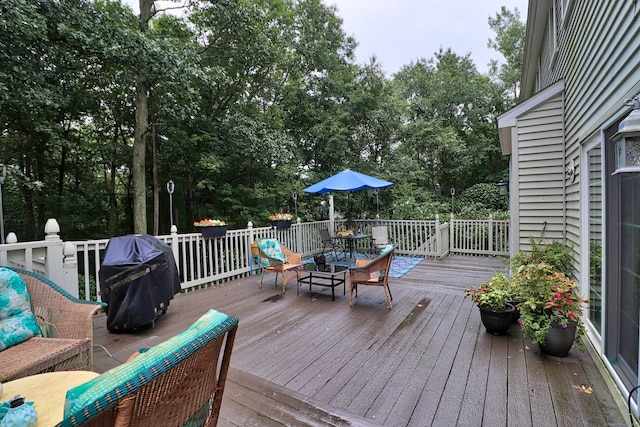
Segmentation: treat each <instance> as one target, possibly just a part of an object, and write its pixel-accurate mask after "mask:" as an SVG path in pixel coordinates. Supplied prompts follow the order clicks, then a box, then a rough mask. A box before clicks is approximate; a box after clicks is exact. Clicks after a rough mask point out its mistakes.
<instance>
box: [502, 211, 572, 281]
mask: <svg viewBox="0 0 640 427" xmlns="http://www.w3.org/2000/svg"><path fill="white" fill-rule="evenodd" d="M546 230H547V222H546V221H545V222H544V223H543V224H542V233H540V237H538V238H537V239H535V238H534V237H533V236H529V245H530V246H531V250H530V251H527V252H525V251H521V252H518V253H517V254H516V255H514V256H513V258H511V272H512V274H515V273H516V272H517V271H518V270H519V269H520V267H522V266H524V265H529V264H537V263H540V262H544V263H545V264H549V265H550V266H551V267H552V268H553V269H554V270H555V271H558V272H561V273H564V274H565V275H567V276H569V275H570V274H571V273H572V272H573V265H572V264H571V262H572V258H571V251H572V247H571V246H567V245H565V244H564V243H562V242H561V241H559V240H552V241H551V242H546V243H545V232H546Z"/></svg>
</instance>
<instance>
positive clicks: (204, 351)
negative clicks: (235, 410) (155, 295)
mask: <svg viewBox="0 0 640 427" xmlns="http://www.w3.org/2000/svg"><path fill="white" fill-rule="evenodd" d="M237 328H238V318H237V317H235V316H227V315H226V314H223V313H220V312H218V311H215V310H209V311H208V312H206V313H205V314H204V315H203V316H202V317H201V318H200V319H199V320H197V321H196V322H195V323H194V324H193V325H192V326H191V327H190V328H189V329H187V330H186V331H184V332H182V333H180V334H178V335H176V336H174V337H173V338H170V339H169V340H167V341H165V342H163V343H161V344H158V345H157V346H155V347H152V348H151V349H149V350H148V351H146V352H141V353H140V354H139V355H138V356H137V357H135V358H130V360H129V361H127V362H126V363H123V364H122V365H120V366H118V367H115V368H113V369H110V370H108V371H107V372H105V373H103V374H101V375H99V376H98V377H96V378H94V379H92V380H90V381H88V382H86V383H84V384H82V385H80V386H78V387H75V388H73V389H71V390H69V391H68V392H67V396H66V400H65V412H64V419H63V421H62V422H61V423H60V424H58V426H65V427H67V426H79V425H82V426H140V427H145V426H186V425H188V426H215V425H216V424H217V423H218V417H219V414H220V407H221V405H222V395H223V393H224V388H225V383H226V379H227V372H228V369H229V363H230V360H231V351H232V349H233V341H234V339H235V334H236V331H237ZM220 355H222V360H220Z"/></svg>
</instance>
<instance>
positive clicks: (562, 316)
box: [513, 262, 588, 351]
mask: <svg viewBox="0 0 640 427" xmlns="http://www.w3.org/2000/svg"><path fill="white" fill-rule="evenodd" d="M513 283H514V287H515V289H516V299H517V301H518V309H519V311H520V326H522V333H523V335H524V336H526V337H529V338H531V342H532V343H534V344H544V342H545V337H546V335H547V332H549V329H551V325H553V324H557V325H560V326H561V327H563V328H567V327H568V325H569V324H571V323H576V324H577V328H576V331H577V332H576V339H575V340H576V343H577V344H578V346H579V347H580V349H581V350H583V351H584V349H585V347H584V342H583V341H582V337H583V336H584V334H585V332H586V331H585V328H584V325H583V323H582V321H581V317H582V310H583V307H584V305H585V304H586V303H588V301H587V300H585V299H583V298H581V297H580V296H579V295H578V294H577V293H576V291H577V288H576V285H575V282H574V281H573V280H571V279H570V278H568V277H567V276H566V275H565V274H564V273H560V272H557V271H554V270H553V268H552V267H551V266H550V265H549V264H545V263H544V262H541V263H532V264H526V265H522V266H521V267H520V268H519V269H518V271H517V272H516V274H514V276H513Z"/></svg>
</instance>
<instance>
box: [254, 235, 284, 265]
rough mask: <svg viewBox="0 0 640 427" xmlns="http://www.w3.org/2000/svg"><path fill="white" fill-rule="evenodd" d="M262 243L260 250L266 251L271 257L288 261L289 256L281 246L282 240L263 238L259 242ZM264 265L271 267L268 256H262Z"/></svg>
mask: <svg viewBox="0 0 640 427" xmlns="http://www.w3.org/2000/svg"><path fill="white" fill-rule="evenodd" d="M258 244H259V245H260V250H262V252H264V253H265V254H266V255H267V256H270V257H271V258H277V259H279V260H280V261H282V262H284V263H286V262H287V258H286V257H285V256H284V254H283V253H282V249H281V248H280V242H279V241H278V240H276V239H262V240H260V241H259V242H258ZM262 266H263V267H265V268H266V267H269V260H268V259H267V258H262Z"/></svg>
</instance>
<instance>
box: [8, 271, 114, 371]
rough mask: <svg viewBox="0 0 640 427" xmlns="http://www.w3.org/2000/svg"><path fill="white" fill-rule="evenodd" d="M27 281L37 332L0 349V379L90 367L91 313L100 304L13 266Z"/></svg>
mask: <svg viewBox="0 0 640 427" xmlns="http://www.w3.org/2000/svg"><path fill="white" fill-rule="evenodd" d="M5 268H7V269H9V270H13V271H14V272H16V273H17V274H18V275H20V277H22V279H23V280H24V282H25V284H26V285H27V292H28V293H29V298H30V300H31V311H32V312H33V314H34V315H35V317H36V321H37V322H38V326H39V327H40V330H41V332H42V334H41V336H35V337H32V338H29V339H28V340H26V341H23V342H21V343H19V344H16V345H13V346H11V347H9V348H6V349H4V350H2V351H1V352H0V381H1V382H6V381H11V380H15V379H18V378H22V377H27V376H29V375H35V374H40V373H43V372H52V371H74V370H91V369H93V316H94V314H95V313H96V312H97V311H99V310H100V309H101V308H102V307H103V306H104V304H103V303H99V302H95V301H94V302H92V301H83V300H80V299H78V298H75V297H74V296H72V295H71V294H69V293H68V292H66V291H65V290H64V289H62V288H61V287H60V286H58V285H56V284H55V283H54V282H52V281H51V280H49V279H48V278H46V277H44V276H41V275H39V274H37V273H34V272H31V271H27V270H23V269H21V268H16V267H5Z"/></svg>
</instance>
